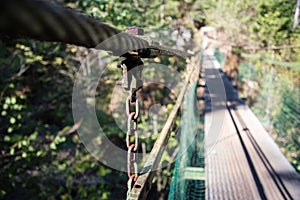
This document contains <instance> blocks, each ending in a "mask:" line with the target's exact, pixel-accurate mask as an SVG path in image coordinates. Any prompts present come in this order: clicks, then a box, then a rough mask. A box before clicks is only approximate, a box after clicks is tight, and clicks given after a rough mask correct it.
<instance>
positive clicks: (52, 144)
mask: <svg viewBox="0 0 300 200" xmlns="http://www.w3.org/2000/svg"><path fill="white" fill-rule="evenodd" d="M50 148H51V149H53V150H56V149H57V147H56V144H55V143H54V142H51V144H50Z"/></svg>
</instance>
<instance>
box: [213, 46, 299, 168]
mask: <svg viewBox="0 0 300 200" xmlns="http://www.w3.org/2000/svg"><path fill="white" fill-rule="evenodd" d="M242 55H243V54H242ZM215 56H216V58H217V59H218V60H219V61H221V62H222V60H224V59H223V57H224V56H225V55H221V53H220V52H219V51H216V53H215ZM255 57H257V60H253V59H254V58H255ZM264 60H266V59H264ZM264 60H262V59H261V58H260V57H258V56H251V59H247V58H246V60H245V61H243V62H240V69H239V75H238V92H239V96H240V97H241V98H243V99H245V101H246V103H247V104H248V105H249V107H250V108H251V110H252V111H253V112H254V113H255V114H256V116H257V117H258V119H259V120H260V122H261V123H262V125H263V126H264V127H265V128H266V130H267V131H268V132H269V133H270V135H271V136H272V137H273V139H274V140H275V142H276V143H277V144H278V145H279V147H280V149H281V151H282V152H283V153H284V155H285V156H286V157H287V159H288V160H289V161H290V162H291V164H292V165H293V166H294V167H295V169H296V170H297V171H298V172H300V143H299V141H300V80H299V79H300V69H298V68H295V67H290V66H289V65H283V62H273V63H272V64H273V65H272V64H270V63H269V62H264ZM267 61H269V59H267ZM276 64H278V65H276Z"/></svg>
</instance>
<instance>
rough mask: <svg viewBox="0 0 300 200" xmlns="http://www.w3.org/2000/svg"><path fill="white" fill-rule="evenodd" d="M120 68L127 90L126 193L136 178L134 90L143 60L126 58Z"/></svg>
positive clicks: (136, 110)
mask: <svg viewBox="0 0 300 200" xmlns="http://www.w3.org/2000/svg"><path fill="white" fill-rule="evenodd" d="M119 67H120V68H122V71H123V77H122V81H121V82H122V87H123V89H124V91H127V92H129V95H128V96H127V98H126V102H125V108H126V116H127V132H126V146H127V151H128V152H127V174H128V182H127V188H128V191H127V194H129V193H130V191H131V189H132V186H133V184H134V182H135V181H136V180H137V178H138V167H137V158H136V156H137V150H138V130H137V128H138V116H139V112H140V110H139V101H138V98H137V96H136V90H138V89H139V88H141V87H142V85H143V81H142V80H141V75H142V70H143V62H142V61H141V59H139V58H127V59H126V60H124V61H122V63H121V65H120V66H119Z"/></svg>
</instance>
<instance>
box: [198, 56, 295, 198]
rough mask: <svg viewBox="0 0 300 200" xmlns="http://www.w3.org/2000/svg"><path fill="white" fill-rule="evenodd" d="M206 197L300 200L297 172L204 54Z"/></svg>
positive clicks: (211, 59) (212, 59)
mask: <svg viewBox="0 0 300 200" xmlns="http://www.w3.org/2000/svg"><path fill="white" fill-rule="evenodd" d="M203 67H204V70H205V79H206V91H205V103H206V113H205V127H204V128H205V138H206V139H205V144H206V158H205V163H206V198H207V199H271V200H273V199H300V176H299V174H297V172H296V171H295V170H294V168H293V167H292V166H291V165H290V163H289V162H288V161H287V159H286V158H285V157H284V156H283V154H282V153H281V152H280V150H279V148H278V146H277V145H276V144H275V143H274V141H273V140H272V138H271V137H270V136H269V134H268V133H267V132H266V130H265V129H264V128H263V127H262V125H261V124H260V122H259V120H258V119H257V118H256V116H255V115H254V114H253V113H252V111H251V110H250V109H249V108H248V107H247V106H246V105H244V104H243V103H242V102H241V101H240V100H239V98H238V95H237V92H236V90H235V89H234V88H233V86H232V85H231V83H230V81H229V80H228V79H227V78H226V76H225V75H224V74H223V73H222V72H221V70H220V69H219V64H218V62H217V61H216V60H215V58H214V56H210V55H204V57H203Z"/></svg>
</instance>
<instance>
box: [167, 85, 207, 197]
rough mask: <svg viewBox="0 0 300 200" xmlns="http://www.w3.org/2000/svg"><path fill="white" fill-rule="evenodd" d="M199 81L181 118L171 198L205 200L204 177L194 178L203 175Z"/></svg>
mask: <svg viewBox="0 0 300 200" xmlns="http://www.w3.org/2000/svg"><path fill="white" fill-rule="evenodd" d="M196 87H197V82H196V83H195V84H194V85H193V86H192V89H191V91H190V92H189V93H188V95H187V97H186V101H185V104H184V112H183V117H182V120H181V124H182V128H181V133H180V143H179V144H180V147H179V153H178V157H177V160H176V163H175V168H174V172H173V178H172V182H171V187H170V192H169V197H168V199H169V200H174V199H180V200H184V199H187V200H190V199H197V200H198V199H204V198H205V182H204V180H192V178H191V176H193V177H201V175H202V176H203V175H204V156H203V154H204V147H203V146H204V145H203V139H204V138H203V137H204V131H203V128H201V127H203V118H200V116H199V110H198V106H197V96H196Z"/></svg>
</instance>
